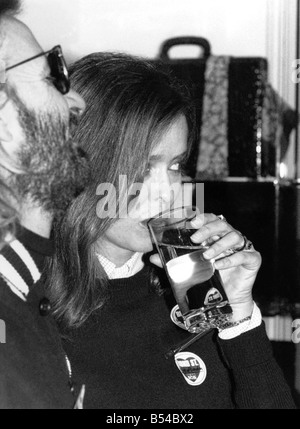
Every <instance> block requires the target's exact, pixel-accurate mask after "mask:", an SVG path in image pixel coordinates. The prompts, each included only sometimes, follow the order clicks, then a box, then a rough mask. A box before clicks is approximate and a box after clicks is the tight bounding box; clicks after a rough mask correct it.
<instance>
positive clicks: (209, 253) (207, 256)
mask: <svg viewBox="0 0 300 429" xmlns="http://www.w3.org/2000/svg"><path fill="white" fill-rule="evenodd" d="M203 256H204V258H205V259H212V258H213V257H214V256H215V251H214V249H208V250H207V251H206V252H205V253H203Z"/></svg>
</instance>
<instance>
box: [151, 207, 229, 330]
mask: <svg viewBox="0 0 300 429" xmlns="http://www.w3.org/2000/svg"><path fill="white" fill-rule="evenodd" d="M197 214H198V209H197V207H193V206H191V207H181V208H177V209H174V210H171V211H168V212H163V213H161V214H160V215H158V216H156V217H154V218H153V219H151V220H150V221H149V222H148V226H149V229H150V232H151V236H152V239H153V242H154V244H155V246H156V247H157V250H158V252H159V255H160V257H161V260H162V263H163V266H164V269H165V271H166V273H167V276H168V279H169V282H170V284H171V287H172V290H173V293H174V296H175V299H176V301H177V304H178V306H179V310H180V312H181V315H182V318H183V320H184V324H185V327H186V329H187V330H188V331H189V332H192V333H200V332H202V331H206V330H209V329H213V328H218V327H221V326H222V325H224V323H227V322H228V321H230V319H231V317H232V309H231V307H230V305H229V303H228V299H227V296H226V293H225V290H224V287H223V284H222V280H221V276H220V274H219V272H218V271H217V270H216V269H215V261H214V260H206V259H205V258H204V257H203V253H204V252H205V251H206V250H207V249H208V248H209V245H208V244H207V243H202V244H198V245H197V244H195V243H193V242H192V241H191V236H192V235H193V234H194V233H195V232H196V229H195V228H193V227H192V226H191V222H192V220H193V219H195V217H196V216H197ZM195 300H196V301H197V303H198V306H197V308H191V303H192V302H193V301H195Z"/></svg>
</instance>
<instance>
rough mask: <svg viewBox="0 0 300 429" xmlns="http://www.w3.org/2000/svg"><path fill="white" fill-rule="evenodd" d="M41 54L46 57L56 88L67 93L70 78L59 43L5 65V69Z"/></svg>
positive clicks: (14, 66) (22, 63) (15, 66)
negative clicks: (7, 65) (46, 49)
mask: <svg viewBox="0 0 300 429" xmlns="http://www.w3.org/2000/svg"><path fill="white" fill-rule="evenodd" d="M43 56H46V57H47V60H48V64H49V67H50V73H51V77H52V78H53V84H54V86H55V87H56V89H57V90H58V91H59V92H60V93H61V94H62V95H65V94H68V92H69V91H70V86H71V85H70V78H69V72H68V67H67V64H66V61H65V59H64V56H63V52H62V48H61V46H60V45H57V46H55V47H54V48H52V49H51V50H50V51H47V52H42V53H40V54H38V55H35V56H34V57H31V58H28V59H27V60H24V61H21V62H20V63H17V64H14V65H13V66H10V67H7V68H6V69H5V71H6V72H7V71H9V70H13V69H15V68H17V67H20V66H22V65H24V64H27V63H29V62H30V61H34V60H36V59H37V58H41V57H43Z"/></svg>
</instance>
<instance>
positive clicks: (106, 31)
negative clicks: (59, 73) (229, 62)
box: [22, 0, 269, 59]
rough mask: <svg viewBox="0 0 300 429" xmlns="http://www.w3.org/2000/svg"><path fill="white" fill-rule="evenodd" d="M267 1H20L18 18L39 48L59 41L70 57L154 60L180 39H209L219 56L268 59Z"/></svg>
mask: <svg viewBox="0 0 300 429" xmlns="http://www.w3.org/2000/svg"><path fill="white" fill-rule="evenodd" d="M268 1H269V0H23V4H24V7H23V9H24V13H23V14H22V19H23V20H24V21H25V22H26V23H27V24H29V26H30V27H31V28H32V29H33V31H34V33H35V34H36V36H37V38H38V39H39V41H40V42H41V44H42V46H43V48H45V49H48V48H50V47H52V46H54V45H55V44H58V43H60V44H62V45H63V48H64V51H65V52H66V56H67V57H68V58H69V59H75V58H77V57H80V56H83V55H86V54H89V53H91V52H95V51H124V52H128V53H131V54H136V55H143V56H149V57H155V56H156V55H157V53H158V50H159V47H160V45H161V43H162V42H163V41H164V40H165V39H167V38H170V37H176V36H180V35H193V36H202V37H205V38H208V39H209V41H210V42H211V44H212V48H213V52H214V53H215V54H217V55H221V54H226V55H237V56H247V55H249V56H252V55H253V56H256V55H257V56H266V51H267V38H266V28H267V4H268ZM181 53H182V52H181ZM188 53H190V51H189V50H187V48H185V50H184V54H188ZM175 55H176V54H175Z"/></svg>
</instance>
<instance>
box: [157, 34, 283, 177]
mask: <svg viewBox="0 0 300 429" xmlns="http://www.w3.org/2000/svg"><path fill="white" fill-rule="evenodd" d="M180 45H195V46H198V47H199V48H200V57H199V58H192V59H191V58H185V59H172V58H171V56H170V51H171V49H173V48H174V47H177V46H180ZM210 55H211V45H210V43H209V41H208V40H206V39H204V38H201V37H177V38H174V39H170V40H167V41H165V42H164V43H163V45H162V47H161V50H160V54H159V60H160V61H162V62H164V63H166V64H168V65H169V67H170V68H171V69H172V71H173V73H174V74H175V75H176V76H177V78H179V79H180V80H182V81H184V82H185V83H186V84H187V85H188V87H189V88H190V91H191V95H192V97H193V99H194V101H195V105H196V109H197V129H198V133H199V136H200V135H201V125H202V111H203V96H204V92H205V72H206V64H207V60H208V58H209V57H210ZM267 68H268V66H267V60H266V59H264V58H255V57H251V58H248V57H241V58H239V57H230V63H229V91H228V106H227V108H228V144H229V159H228V166H229V176H231V177H247V178H251V179H256V178H261V177H266V176H269V175H271V176H274V175H275V152H274V151H273V152H272V149H270V148H269V147H267V146H266V145H265V144H264V142H263V140H262V121H263V101H264V91H265V85H266V83H267ZM199 144H200V137H199V138H198V139H197V142H195V147H194V150H193V152H192V156H191V160H190V163H189V174H190V175H192V177H194V176H195V175H196V165H197V158H198V153H199ZM258 147H261V153H259V154H258V153H257V152H258V151H257V148H258Z"/></svg>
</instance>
